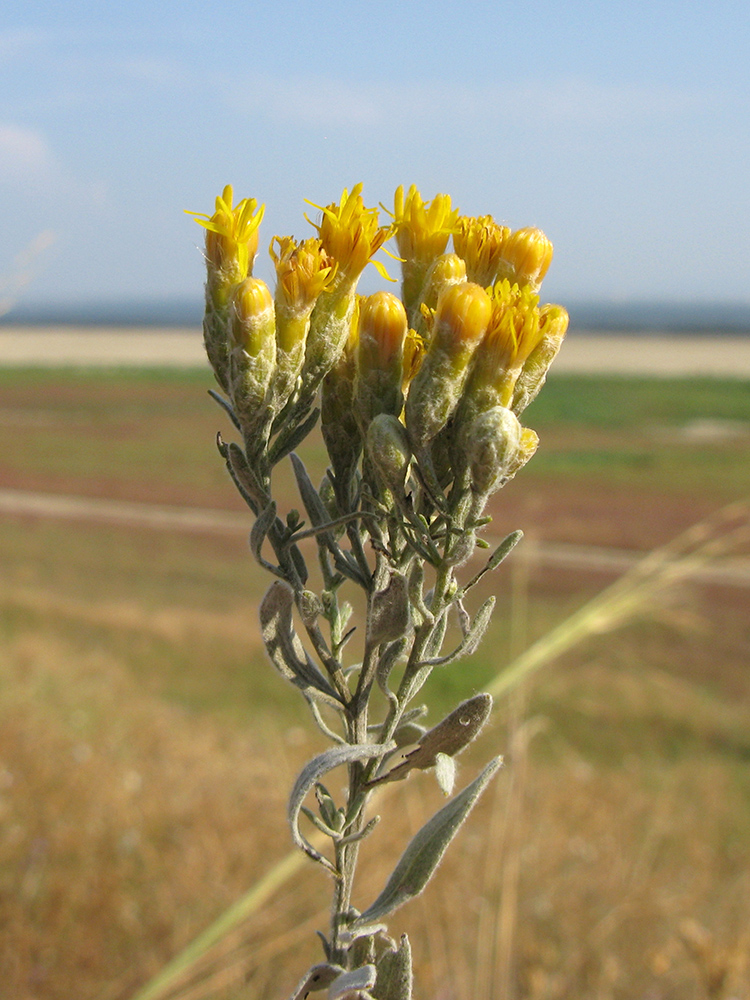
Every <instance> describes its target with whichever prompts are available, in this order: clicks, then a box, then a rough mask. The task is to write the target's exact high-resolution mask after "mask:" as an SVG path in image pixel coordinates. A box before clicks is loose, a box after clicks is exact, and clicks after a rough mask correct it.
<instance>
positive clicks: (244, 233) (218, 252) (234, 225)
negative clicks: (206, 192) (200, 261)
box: [188, 184, 265, 281]
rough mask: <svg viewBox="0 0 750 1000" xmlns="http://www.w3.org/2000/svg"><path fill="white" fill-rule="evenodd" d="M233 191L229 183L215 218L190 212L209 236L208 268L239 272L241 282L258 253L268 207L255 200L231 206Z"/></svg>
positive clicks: (207, 238)
mask: <svg viewBox="0 0 750 1000" xmlns="http://www.w3.org/2000/svg"><path fill="white" fill-rule="evenodd" d="M233 198H234V192H233V190H232V185H231V184H227V186H226V187H225V188H224V190H223V192H222V194H221V195H220V196H219V197H217V199H216V209H215V211H214V214H213V215H204V214H203V213H201V212H188V215H192V216H194V218H195V221H196V222H197V223H198V225H199V226H203V228H204V229H206V230H207V233H206V263H207V266H208V267H209V269H211V268H213V269H215V270H217V271H230V272H236V273H237V275H238V278H237V280H238V281H242V280H243V279H244V278H246V277H247V276H248V274H249V273H250V272H251V270H252V261H253V259H254V257H255V254H256V252H257V250H258V227H259V226H260V224H261V221H262V219H263V213H264V211H265V205H261V206H260V207H258V202H257V201H256V199H255V198H243V199H242V201H240V202H239V203H238V204H237V205H235V206H234V207H232V201H233Z"/></svg>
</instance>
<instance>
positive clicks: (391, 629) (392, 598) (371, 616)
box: [367, 573, 411, 646]
mask: <svg viewBox="0 0 750 1000" xmlns="http://www.w3.org/2000/svg"><path fill="white" fill-rule="evenodd" d="M410 625H411V614H410V609H409V592H408V585H407V582H406V577H405V576H402V575H401V574H400V573H391V574H390V576H389V579H388V583H387V584H386V586H385V587H384V588H383V589H382V590H376V591H375V592H374V593H373V595H372V598H371V600H370V607H369V609H368V615H367V641H368V642H370V643H372V644H373V645H375V646H377V645H379V644H380V643H381V642H393V641H395V640H396V639H401V638H403V637H404V636H405V635H406V633H407V632H408V631H409V628H410Z"/></svg>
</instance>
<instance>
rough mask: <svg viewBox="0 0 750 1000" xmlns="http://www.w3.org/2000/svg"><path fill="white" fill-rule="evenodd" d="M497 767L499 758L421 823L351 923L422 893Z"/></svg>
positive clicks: (374, 916) (387, 910) (390, 910)
mask: <svg viewBox="0 0 750 1000" xmlns="http://www.w3.org/2000/svg"><path fill="white" fill-rule="evenodd" d="M501 765H502V757H496V758H495V759H494V760H492V761H490V763H489V764H488V765H487V767H485V769H484V770H483V771H482V773H481V774H480V775H479V777H478V778H476V779H475V780H474V781H473V782H472V783H471V784H470V785H467V787H466V788H464V790H463V791H462V792H459V794H458V795H456V796H455V797H454V798H452V799H451V800H450V802H448V803H447V804H446V805H444V806H443V808H442V809H441V810H440V811H439V812H437V813H435V815H434V816H433V817H432V819H430V820H428V821H427V823H425V825H424V826H423V827H422V829H421V830H420V831H419V832H418V833H417V834H416V835H415V836H414V838H413V839H412V841H411V843H410V844H409V846H408V847H407V848H406V850H405V851H404V853H403V855H402V857H401V860H400V861H399V863H398V864H397V865H396V867H395V868H394V870H393V874H392V875H391V877H390V878H389V879H388V882H387V884H386V886H385V888H384V889H383V891H382V892H381V893H380V895H379V896H378V898H377V899H376V900H375V902H374V903H373V904H372V905H371V906H369V907H368V908H367V909H366V910H365V911H364V913H362V914H361V916H359V917H358V918H357V920H356V921H355V923H371V922H372V921H373V920H379V919H381V918H382V917H384V916H386V915H387V914H389V913H393V911H394V910H396V909H397V908H398V907H399V906H402V905H403V904H404V903H406V902H408V901H409V900H410V899H413V898H414V897H415V896H418V895H419V894H420V893H421V892H422V890H423V889H424V887H425V886H426V885H427V883H428V882H429V880H430V878H431V877H432V875H433V874H434V872H435V869H436V868H437V866H438V865H439V864H440V861H441V860H442V858H443V855H444V854H445V851H446V849H447V847H448V844H450V842H451V840H453V838H454V837H455V835H456V833H457V832H458V830H459V828H460V827H461V825H462V824H463V822H464V820H465V819H466V817H467V816H468V815H469V813H470V812H471V810H472V808H473V807H474V804H475V803H476V801H477V799H478V798H479V796H480V795H481V794H482V792H483V791H484V789H485V787H486V786H487V783H488V782H489V780H490V778H491V777H492V776H493V774H495V772H496V771H497V770H498V768H499V767H500V766H501Z"/></svg>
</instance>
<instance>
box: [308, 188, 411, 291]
mask: <svg viewBox="0 0 750 1000" xmlns="http://www.w3.org/2000/svg"><path fill="white" fill-rule="evenodd" d="M308 205H312V206H313V208H319V209H320V211H321V212H322V213H323V215H322V216H321V220H320V222H319V223H316V222H311V225H313V226H314V227H315V228H316V229H317V230H318V236H319V238H320V243H321V246H322V247H323V249H324V250H325V252H326V253H327V254H329V255H330V256H331V257H333V259H334V260H335V261H336V263H337V264H338V271H339V278H340V280H342V281H344V280H345V281H346V282H347V283H348V284H354V283H355V282H356V281H357V279H358V278H359V276H360V274H361V273H362V271H364V269H365V267H366V266H367V264H369V263H370V261H371V258H372V256H373V254H375V253H377V251H378V250H379V249H380V248H381V247H382V245H383V244H384V243H385V241H386V240H387V239H389V238H390V236H391V234H392V228H391V227H390V226H379V225H378V210H377V209H376V208H365V203H364V201H363V199H362V185H361V184H357V185H355V186H354V187H353V188H352V191H351V194H350V193H349V191H347V189H346V188H344V191H343V194H342V195H341V203H340V204H338V205H337V204H335V203H334V204H331V205H328V206H326V207H325V208H324V207H322V206H321V205H316V204H315V203H314V202H311V201H309V202H308ZM308 221H310V220H308ZM372 263H373V264H374V265H375V267H376V268H377V270H378V272H379V274H381V275H382V276H383V277H384V278H388V273H387V271H386V270H385V268H384V267H383V265H382V264H381V263H380V262H379V261H376V260H373V261H372ZM389 280H390V279H389Z"/></svg>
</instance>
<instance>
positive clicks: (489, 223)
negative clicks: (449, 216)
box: [453, 215, 510, 288]
mask: <svg viewBox="0 0 750 1000" xmlns="http://www.w3.org/2000/svg"><path fill="white" fill-rule="evenodd" d="M509 236H510V229H508V227H507V226H499V225H498V224H497V223H496V222H495V220H494V219H493V218H492V216H491V215H482V216H479V218H473V217H471V216H466V215H462V216H460V218H459V219H458V222H457V224H456V232H455V233H454V234H453V248H454V249H455V251H456V253H457V254H458V256H459V257H461V258H462V259H463V260H464V261H465V263H466V276H467V278H468V280H469V281H476V283H477V284H478V285H481V286H482V287H483V288H487V287H488V286H489V285H491V284H492V283H493V282H494V280H495V276H496V275H497V270H498V267H499V266H500V261H501V260H502V254H503V247H504V246H505V242H506V240H507V239H508V237H509Z"/></svg>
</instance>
